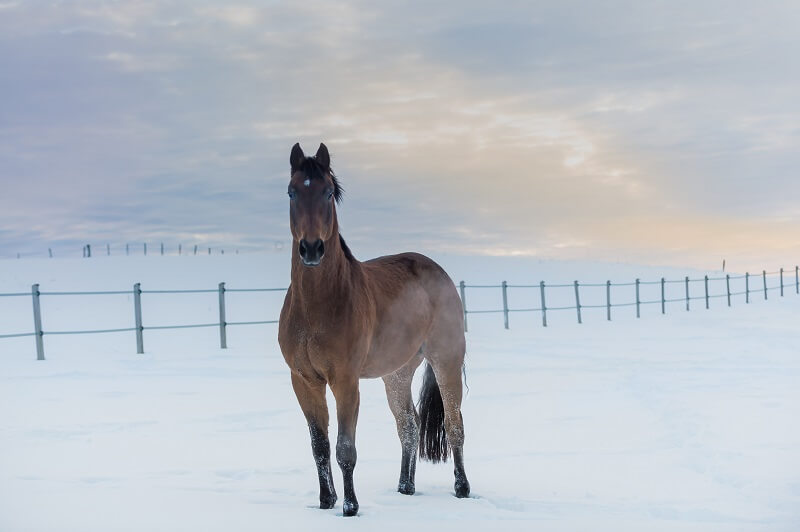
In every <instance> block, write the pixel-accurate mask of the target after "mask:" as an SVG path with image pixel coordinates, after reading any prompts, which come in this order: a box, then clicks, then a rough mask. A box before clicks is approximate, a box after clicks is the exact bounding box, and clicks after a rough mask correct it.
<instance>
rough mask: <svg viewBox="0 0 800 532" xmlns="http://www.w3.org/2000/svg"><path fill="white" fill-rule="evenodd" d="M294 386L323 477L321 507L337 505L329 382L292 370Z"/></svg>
mask: <svg viewBox="0 0 800 532" xmlns="http://www.w3.org/2000/svg"><path fill="white" fill-rule="evenodd" d="M292 388H294V393H295V395H297V401H298V402H299V403H300V408H302V410H303V414H304V415H305V416H306V421H307V422H308V431H309V433H310V435H311V452H312V453H313V454H314V462H316V464H317V475H318V476H319V507H320V508H322V509H323V510H328V509H330V508H333V505H334V504H336V488H335V487H334V486H333V474H332V473H331V444H330V442H329V440H328V402H327V401H326V399H325V382H322V381H320V382H316V381H315V382H309V381H308V380H306V379H304V378H303V377H301V376H300V375H297V374H295V373H294V372H292Z"/></svg>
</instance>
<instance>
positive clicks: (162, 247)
mask: <svg viewBox="0 0 800 532" xmlns="http://www.w3.org/2000/svg"><path fill="white" fill-rule="evenodd" d="M161 255H162V256H163V255H164V243H163V242H162V243H161Z"/></svg>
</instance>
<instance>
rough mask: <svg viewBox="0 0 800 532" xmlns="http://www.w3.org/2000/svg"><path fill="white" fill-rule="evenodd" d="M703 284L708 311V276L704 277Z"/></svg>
mask: <svg viewBox="0 0 800 532" xmlns="http://www.w3.org/2000/svg"><path fill="white" fill-rule="evenodd" d="M704 283H705V286H706V310H708V275H706V276H705V279H704Z"/></svg>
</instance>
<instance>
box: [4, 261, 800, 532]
mask: <svg viewBox="0 0 800 532" xmlns="http://www.w3.org/2000/svg"><path fill="white" fill-rule="evenodd" d="M437 258H438V259H440V260H441V262H442V263H443V264H444V265H445V267H446V268H447V269H448V270H449V271H450V272H451V274H452V276H453V277H454V279H455V280H456V281H458V280H460V279H465V280H466V281H467V282H469V283H475V284H480V283H493V284H496V283H499V281H501V280H504V279H505V280H508V281H509V283H529V284H536V283H538V281H539V280H540V279H544V280H547V281H548V282H571V281H572V280H573V279H580V280H582V281H585V282H591V281H598V282H603V281H605V280H606V279H612V280H617V281H632V280H633V279H634V278H635V277H641V278H642V279H643V280H644V279H658V278H660V277H661V276H662V275H664V276H666V277H668V278H682V277H683V275H685V274H692V275H697V272H694V273H693V272H689V271H682V270H681V271H678V270H671V271H668V270H662V269H657V268H645V267H638V266H633V265H617V264H588V263H555V262H541V261H536V260H530V259H520V258H515V259H511V258H469V259H467V258H463V257H437ZM715 275H718V274H715ZM220 281H225V282H226V283H227V285H228V287H229V288H242V287H266V286H285V285H286V283H287V282H288V259H287V258H286V257H285V256H282V255H277V254H275V255H250V256H224V257H219V256H215V257H130V258H125V257H119V258H115V257H112V258H110V259H109V258H102V257H100V258H96V259H92V260H77V259H76V260H67V259H60V260H21V261H14V260H11V261H4V262H2V263H0V292H9V291H11V292H17V291H28V290H30V285H31V284H32V283H34V282H38V283H40V284H41V290H43V291H47V290H53V291H55V290H129V289H130V288H131V286H132V284H133V283H134V282H141V283H142V287H143V289H145V290H147V289H151V290H154V289H167V288H168V289H176V288H215V287H216V286H217V283H218V282H220ZM758 282H760V280H759V281H758ZM759 286H760V285H759V284H755V287H756V288H757V287H759ZM658 288H659V287H657V286H650V285H648V287H647V288H646V290H648V292H647V293H646V294H645V293H643V299H654V298H655V297H656V296H654V295H653V294H655V292H653V290H656V289H658ZM674 289H675V290H678V292H676V293H677V294H678V295H677V296H676V297H680V295H681V293H680V291H681V290H683V287H682V286H680V285H675V287H674ZM736 289H738V285H737V288H736ZM525 290H526V289H516V290H510V291H509V299H510V304H511V306H512V307H517V308H519V307H536V306H538V293H537V291H536V290H530V295H528V294H527V293H526V292H525ZM623 290H627V289H623V288H620V289H619V293H617V292H615V298H618V300H619V301H620V302H622V301H629V300H632V294H631V293H629V292H623ZM693 290H698V291H697V292H694V293H693V295H699V294H700V293H701V291H702V286H701V285H697V286H693ZM714 290H715V291H716V292H719V285H715V288H714ZM600 292H601V293H598V294H595V295H592V292H591V291H590V289H588V288H587V293H586V295H585V296H583V294H582V296H583V297H585V298H586V300H585V301H583V302H584V304H593V303H601V302H602V301H603V300H602V297H604V291H603V289H600ZM565 293H566V295H564V296H558V295H555V294H556V292H554V296H553V297H554V298H555V299H554V303H552V304H551V305H555V304H556V303H557V302H558V301H559V299H558V298H559V297H562V298H563V302H564V304H567V305H568V304H571V299H570V298H572V297H574V293H573V292H570V291H569V290H568V289H567V290H565ZM282 297H283V295H282V294H280V293H277V294H264V293H255V294H251V293H229V294H228V319H229V320H230V321H245V320H262V319H274V318H276V317H277V315H278V311H279V308H280V304H281V301H282ZM529 297H530V299H528V298H529ZM593 297H595V299H592V298H593ZM467 298H468V302H469V304H470V308H498V306H499V305H500V304H501V299H500V291H499V290H492V289H485V290H484V291H483V292H482V291H481V289H473V290H471V291H470V292H468V296H467ZM42 305H43V309H42V312H43V322H44V328H45V330H46V331H47V330H51V331H55V330H71V329H99V328H114V327H131V326H132V319H133V308H132V302H131V297H130V296H129V295H118V296H86V297H71V296H60V297H56V296H49V297H43V299H42ZM711 306H712V308H711V310H705V308H704V304H703V302H702V301H692V311H691V312H688V313H687V312H686V311H685V310H684V309H683V304H682V303H673V304H671V305H670V306H669V307H668V309H667V314H666V315H665V316H662V315H661V314H660V307H659V306H658V305H648V306H645V307H643V310H642V318H641V319H638V320H637V319H636V318H635V315H634V309H633V307H623V308H620V309H615V310H614V321H612V322H610V323H609V322H607V321H606V320H605V310H604V309H595V310H592V309H586V311H585V314H584V323H583V325H577V323H576V318H575V313H574V311H560V312H559V311H554V312H552V313H551V315H550V316H549V327H547V328H542V327H541V317H540V315H539V314H536V313H534V314H522V313H520V314H512V316H511V329H510V330H504V329H503V321H502V315H498V314H485V315H477V314H476V315H471V316H470V317H469V319H470V332H469V333H468V335H467V341H468V355H467V379H468V385H469V393H468V395H467V396H466V398H465V402H464V407H463V411H464V420H465V426H466V431H467V443H466V447H465V454H466V466H467V473H468V474H469V476H470V481H471V484H472V490H473V497H472V498H471V499H468V500H458V499H456V498H454V497H453V496H452V490H453V485H452V484H453V478H452V470H451V467H450V465H449V464H448V465H437V466H433V465H430V464H427V463H421V464H420V465H419V467H418V471H417V494H416V495H415V496H413V497H407V496H404V495H400V494H398V493H396V492H395V488H396V484H397V477H398V474H399V465H400V445H399V442H398V440H397V435H396V432H395V428H394V421H393V419H392V416H391V414H390V412H389V409H388V407H387V405H386V400H385V397H384V392H383V385H382V383H381V382H380V381H379V380H378V381H362V392H361V393H362V399H361V413H360V418H359V425H358V427H359V428H358V439H357V446H358V465H357V467H356V475H355V479H356V489H357V494H358V497H359V501H360V504H361V511H360V516H359V517H358V518H356V519H345V518H343V517H341V500H340V501H339V504H338V505H337V507H336V509H335V510H330V511H323V510H319V509H317V508H316V505H317V480H316V473H315V468H314V464H313V461H312V458H311V450H310V444H309V441H308V433H307V430H306V427H305V422H304V420H303V417H302V415H301V413H300V409H299V407H298V406H297V403H296V400H295V398H294V395H293V392H292V390H291V386H290V383H289V376H288V370H287V368H286V367H285V365H284V362H283V359H282V357H281V355H280V352H279V350H278V346H277V341H276V326H274V325H259V326H249V327H247V326H242V327H235V328H234V327H231V328H230V330H229V331H228V344H229V347H230V348H229V349H227V350H224V351H223V350H220V349H219V348H218V331H217V330H216V329H213V328H212V329H185V330H170V331H145V333H146V334H145V349H146V353H145V354H144V355H136V354H135V347H136V344H135V340H134V335H133V333H116V334H106V335H91V336H46V337H45V350H46V354H47V360H46V361H44V362H37V361H36V360H35V358H36V357H35V348H34V341H33V338H30V337H28V338H20V339H5V340H2V339H0V531H3V532H5V531H10V532H14V531H23V530H25V531H27V530H33V531H40V530H48V531H50V530H53V531H56V530H57V531H73V530H74V531H104V532H105V531H113V530H136V531H142V530H164V531H180V530H192V531H203V530H209V531H211V530H214V531H216V530H219V531H232V530H235V531H249V530H261V531H263V530H311V529H316V530H345V529H347V530H352V529H358V530H376V529H379V530H404V531H407V530H487V529H490V527H491V529H493V530H539V531H549V530H558V531H576V530H608V531H615V532H616V531H625V530H630V531H642V530H670V531H672V530H680V531H683V530H698V531H700V530H702V531H728V530H731V531H732V530H737V531H739V530H769V531H773V530H785V531H792V530H798V529H800V424H798V420H800V359H799V358H798V351H799V349H798V348H800V334H798V325H797V324H798V323H800V296H797V295H795V293H794V290H793V288H792V289H791V290H790V289H788V288H787V290H786V296H785V297H783V298H780V297H779V296H778V295H777V293H776V292H775V291H773V292H770V299H769V301H764V300H763V296H762V297H755V296H754V297H753V301H752V303H751V304H749V305H745V304H744V301H743V297H737V298H735V300H734V304H733V307H732V308H727V306H726V304H725V302H724V298H723V299H714V300H712V303H711ZM143 307H144V319H145V326H147V325H148V324H150V325H168V324H188V323H207V322H213V321H215V320H216V312H217V299H216V294H213V293H211V294H198V295H163V296H162V295H157V294H151V295H147V294H146V295H145V297H144V299H143ZM0 318H2V320H0V334H6V333H16V332H26V331H30V330H31V328H32V323H31V322H32V317H31V309H30V299H29V298H20V299H17V298H13V299H12V298H0ZM331 401H332V400H331ZM331 407H332V408H333V404H331ZM331 431H332V438H335V433H336V427H335V425H332V427H331ZM334 472H335V476H336V483H337V488H338V491H339V493H340V494H341V475H340V474H339V471H338V467H336V466H334Z"/></svg>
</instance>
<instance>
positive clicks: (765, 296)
mask: <svg viewBox="0 0 800 532" xmlns="http://www.w3.org/2000/svg"><path fill="white" fill-rule="evenodd" d="M761 272H762V273H761V275H762V277H763V279H764V301H766V300H767V270H761Z"/></svg>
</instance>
